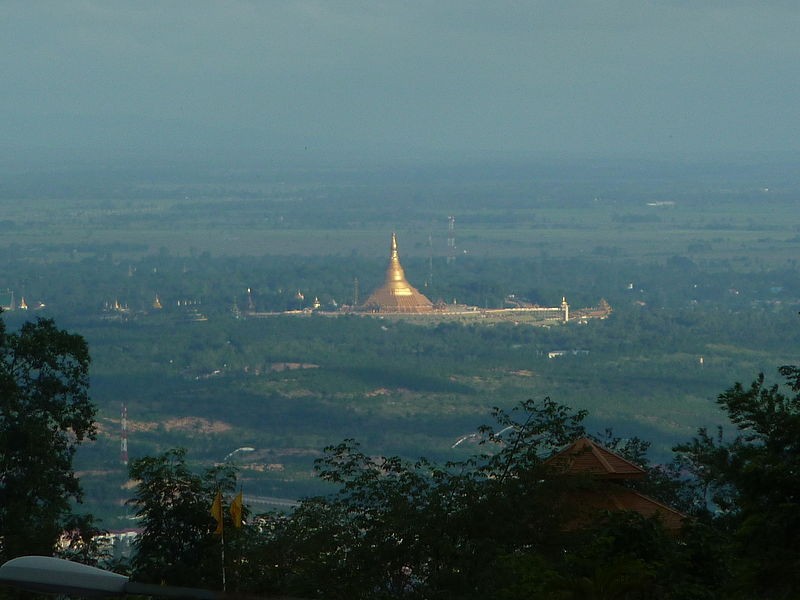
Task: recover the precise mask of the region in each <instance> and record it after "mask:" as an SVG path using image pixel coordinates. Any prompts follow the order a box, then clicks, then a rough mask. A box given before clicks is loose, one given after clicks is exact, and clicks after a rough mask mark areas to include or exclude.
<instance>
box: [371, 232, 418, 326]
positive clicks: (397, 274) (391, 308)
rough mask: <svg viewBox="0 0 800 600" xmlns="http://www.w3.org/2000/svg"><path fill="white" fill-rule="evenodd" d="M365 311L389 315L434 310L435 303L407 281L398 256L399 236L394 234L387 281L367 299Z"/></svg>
mask: <svg viewBox="0 0 800 600" xmlns="http://www.w3.org/2000/svg"><path fill="white" fill-rule="evenodd" d="M363 309H364V310H368V311H372V312H387V313H425V312H431V311H432V310H433V303H432V302H431V301H430V300H428V299H427V298H426V297H425V296H424V295H423V294H422V293H421V292H420V291H419V290H417V289H416V288H415V287H413V286H412V285H411V284H410V283H408V281H406V274H405V272H404V271H403V267H402V266H400V258H399V257H398V255H397V236H396V235H395V234H394V233H392V247H391V255H390V256H389V266H388V268H387V269H386V281H385V282H384V284H383V285H382V286H381V287H379V288H378V289H377V290H375V291H374V292H372V295H371V296H370V297H369V298H367V301H366V302H364V305H363Z"/></svg>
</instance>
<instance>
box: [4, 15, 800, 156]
mask: <svg viewBox="0 0 800 600" xmlns="http://www.w3.org/2000/svg"><path fill="white" fill-rule="evenodd" d="M0 81H1V82H2V83H0V85H2V93H0V134H1V135H2V140H3V142H2V152H4V153H6V154H13V155H17V156H31V157H35V156H36V155H37V153H38V152H40V151H43V150H45V149H47V150H48V153H49V154H50V155H52V154H53V153H54V152H55V153H56V154H57V153H59V152H64V153H65V155H88V156H97V157H104V158H109V157H110V158H114V157H121V158H126V159H127V158H131V157H155V158H158V157H162V156H163V157H169V156H177V157H180V156H186V157H204V158H209V159H212V160H214V159H216V158H219V159H220V160H222V159H225V160H234V161H235V160H236V159H237V157H239V156H256V157H263V158H265V159H269V158H270V157H275V156H290V157H295V158H299V159H307V160H309V161H316V160H321V161H325V160H333V159H338V158H344V159H345V160H348V161H353V162H359V161H364V162H369V161H372V160H379V161H393V160H422V161H426V160H461V159H475V158H481V157H490V158H493V159H496V158H505V157H528V156H543V155H551V154H552V155H588V156H640V155H645V156H662V155H663V156H686V155H697V156H706V157H714V156H724V155H728V154H731V153H733V154H737V155H741V154H747V153H749V152H751V151H753V152H775V153H782V154H791V153H795V152H798V151H800V2H797V1H796V0H787V1H782V2H781V1H771V0H758V1H754V0H743V1H740V0H719V1H717V0H686V1H681V0H652V1H647V0H637V1H634V0H630V1H615V0H547V1H535V0H531V1H528V2H510V1H508V2H503V1H494V2H486V1H480V2H470V1H467V0H430V1H426V2H414V1H398V0H391V1H386V2H384V1H378V0H371V1H363V2H358V1H353V0H341V1H337V0H319V1H296V2H291V1H275V2H270V1H266V0H265V1H240V2H233V1H230V2H223V1H215V2H204V1H200V0H191V1H188V0H187V1H184V2H181V1H173V2H164V1H157V2H146V1H142V0H137V1H135V2H134V1H131V2H111V1H108V0H98V1H92V0H84V1H80V0H71V1H69V2H64V1H62V0H58V1H53V2H45V1H35V2H30V1H28V0H23V1H20V2H14V1H9V0H6V1H4V2H2V3H0Z"/></svg>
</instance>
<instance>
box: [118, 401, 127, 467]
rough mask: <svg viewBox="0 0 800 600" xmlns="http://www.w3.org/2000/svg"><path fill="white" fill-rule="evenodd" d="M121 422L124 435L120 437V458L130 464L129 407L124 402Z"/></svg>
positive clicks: (123, 462)
mask: <svg viewBox="0 0 800 600" xmlns="http://www.w3.org/2000/svg"><path fill="white" fill-rule="evenodd" d="M120 422H121V424H122V436H121V438H120V452H119V459H120V461H121V462H122V464H123V465H126V466H127V464H128V407H127V406H125V403H124V402H123V403H122V415H121V419H120Z"/></svg>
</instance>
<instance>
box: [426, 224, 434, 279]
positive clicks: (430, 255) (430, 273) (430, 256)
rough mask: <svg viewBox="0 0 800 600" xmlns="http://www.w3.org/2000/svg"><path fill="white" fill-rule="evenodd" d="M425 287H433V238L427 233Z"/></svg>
mask: <svg viewBox="0 0 800 600" xmlns="http://www.w3.org/2000/svg"><path fill="white" fill-rule="evenodd" d="M425 287H433V236H432V235H431V234H430V233H428V281H426V282H425Z"/></svg>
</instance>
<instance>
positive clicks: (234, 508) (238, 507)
mask: <svg viewBox="0 0 800 600" xmlns="http://www.w3.org/2000/svg"><path fill="white" fill-rule="evenodd" d="M231 518H232V519H233V526H234V527H237V528H238V527H241V526H242V490H239V493H238V494H236V498H234V499H233V502H231Z"/></svg>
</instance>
